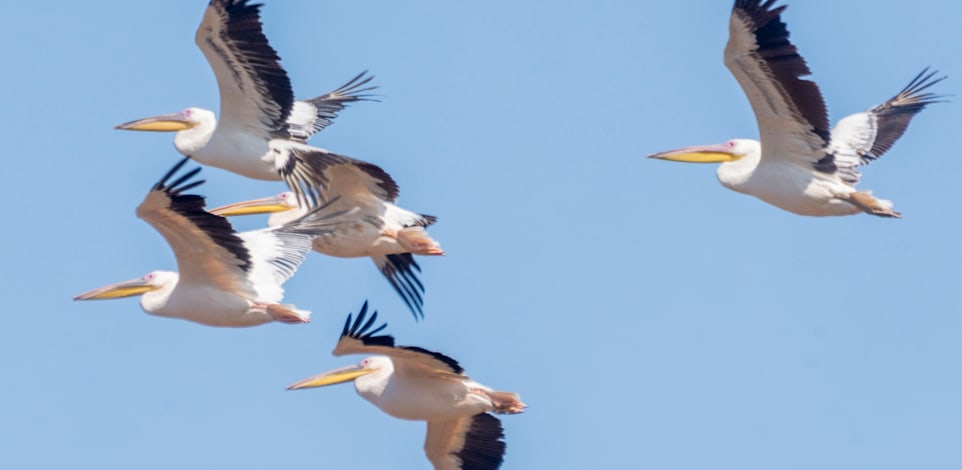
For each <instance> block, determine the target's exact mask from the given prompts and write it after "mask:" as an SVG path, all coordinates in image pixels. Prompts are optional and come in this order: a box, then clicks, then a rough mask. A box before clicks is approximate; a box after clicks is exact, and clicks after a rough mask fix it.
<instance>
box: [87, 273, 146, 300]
mask: <svg viewBox="0 0 962 470" xmlns="http://www.w3.org/2000/svg"><path fill="white" fill-rule="evenodd" d="M156 289H158V286H155V285H152V284H149V283H148V282H147V281H145V280H144V279H143V278H137V279H131V280H129V281H123V282H118V283H116V284H111V285H109V286H104V287H98V288H96V289H94V290H92V291H88V292H84V293H83V294H80V295H78V296H75V297H74V298H73V299H74V300H105V299H119V298H122V297H130V296H133V295H143V294H145V293H147V292H150V291H152V290H156Z"/></svg>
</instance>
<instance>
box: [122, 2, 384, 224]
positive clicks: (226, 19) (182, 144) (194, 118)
mask: <svg viewBox="0 0 962 470" xmlns="http://www.w3.org/2000/svg"><path fill="white" fill-rule="evenodd" d="M260 7H261V5H260V4H255V5H249V4H248V3H247V0H211V2H210V4H209V5H208V7H207V10H206V11H205V12H204V18H203V20H202V21H201V24H200V27H199V28H198V29H197V34H196V36H195V41H196V43H197V45H198V47H200V50H201V51H202V52H203V53H204V56H205V57H206V58H207V61H208V63H210V66H211V68H212V69H213V70H214V75H215V76H216V77H217V85H218V87H219V88H220V122H217V120H216V118H215V117H214V113H213V112H212V111H209V110H206V109H201V108H187V109H185V110H183V111H181V112H179V113H174V114H165V115H160V116H152V117H148V118H144V119H138V120H135V121H131V122H127V123H124V124H120V125H118V126H117V129H123V130H141V131H169V132H173V131H176V132H177V134H176V136H175V137H174V147H176V148H177V151H178V152H180V153H181V154H182V155H184V156H188V157H191V158H193V159H194V160H197V161H198V162H200V163H202V164H205V165H210V166H214V167H217V168H221V169H224V170H227V171H231V172H234V173H238V174H240V175H243V176H247V177H249V178H254V179H260V180H271V181H274V180H282V179H283V180H284V181H285V182H287V184H288V186H290V188H291V190H293V191H294V192H295V193H296V194H297V198H298V200H299V201H301V202H302V203H306V204H308V205H315V204H316V203H317V202H318V201H317V188H318V187H319V186H322V185H324V184H326V183H327V181H325V180H324V179H323V177H322V176H319V175H318V174H317V173H318V172H319V171H322V170H323V169H324V168H325V167H327V166H329V165H331V164H336V163H340V162H342V159H343V157H341V156H338V155H333V154H331V153H330V152H328V151H327V150H324V149H320V148H317V147H312V146H310V145H307V143H306V141H307V139H308V138H309V137H310V136H311V135H313V134H314V133H316V132H318V131H320V130H322V129H324V128H325V127H326V126H327V125H328V124H330V123H331V121H332V119H333V118H334V117H336V116H337V112H338V111H341V110H343V109H344V107H345V106H346V104H347V103H350V102H353V101H358V100H362V99H365V98H366V97H367V96H368V95H365V94H364V93H365V92H367V91H370V90H372V89H374V87H366V88H365V87H364V86H365V85H366V84H367V83H368V82H369V81H370V80H371V78H370V77H364V73H361V74H360V75H358V76H356V77H354V79H352V80H351V81H349V82H348V83H347V84H345V85H344V86H342V87H341V88H338V89H337V90H335V91H333V92H331V93H328V94H326V95H323V96H319V97H317V98H314V99H311V100H307V101H295V100H294V94H293V92H292V91H291V82H290V79H289V78H288V76H287V72H285V71H284V69H283V68H282V67H281V65H280V63H279V61H280V58H279V57H278V55H277V52H275V51H274V49H273V48H272V47H271V46H270V44H269V43H268V41H267V37H266V36H264V33H263V31H262V27H261V26H262V25H261V21H260ZM368 165H369V164H368ZM369 166H371V167H373V165H369ZM375 168H376V167H375ZM377 173H384V172H383V171H382V170H380V168H377Z"/></svg>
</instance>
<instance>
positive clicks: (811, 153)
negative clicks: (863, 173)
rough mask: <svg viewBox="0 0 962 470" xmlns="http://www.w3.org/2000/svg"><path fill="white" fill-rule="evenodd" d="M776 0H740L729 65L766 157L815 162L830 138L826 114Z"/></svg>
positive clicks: (734, 16) (730, 40)
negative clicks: (743, 96) (747, 102)
mask: <svg viewBox="0 0 962 470" xmlns="http://www.w3.org/2000/svg"><path fill="white" fill-rule="evenodd" d="M775 1H776V0H767V1H765V2H764V3H761V1H760V0H736V1H735V6H734V7H733V8H732V15H731V19H730V21H729V37H728V44H727V45H726V46H725V66H727V67H728V69H729V70H730V71H731V73H732V75H734V76H735V79H736V80H738V84H739V85H741V87H742V90H743V91H744V92H745V95H746V96H747V97H748V101H749V102H750V103H751V105H752V110H753V111H754V112H755V118H756V119H757V120H758V131H759V134H760V137H761V143H762V150H763V156H762V158H763V159H770V158H778V159H796V160H797V163H799V164H805V165H811V164H814V163H815V162H816V161H817V160H818V159H819V158H820V157H821V156H822V155H824V152H823V149H824V147H825V144H826V143H827V139H828V113H827V112H826V110H825V102H824V100H823V99H822V94H821V92H820V91H819V90H818V86H817V85H816V84H815V83H814V82H812V81H810V80H804V79H802V77H805V76H808V75H810V74H811V71H810V70H809V69H808V65H807V64H806V62H805V59H803V58H802V56H801V55H799V54H798V49H797V48H796V47H795V46H794V45H793V44H792V43H791V42H790V41H789V39H788V36H789V34H788V29H787V28H786V26H785V23H783V22H782V20H781V13H782V11H784V10H785V8H786V6H785V5H782V6H780V7H777V8H773V5H774V4H775Z"/></svg>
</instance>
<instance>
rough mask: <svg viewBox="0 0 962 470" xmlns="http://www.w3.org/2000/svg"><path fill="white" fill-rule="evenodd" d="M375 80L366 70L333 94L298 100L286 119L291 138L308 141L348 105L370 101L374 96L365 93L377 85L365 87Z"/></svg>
mask: <svg viewBox="0 0 962 470" xmlns="http://www.w3.org/2000/svg"><path fill="white" fill-rule="evenodd" d="M373 78H374V77H372V76H370V75H367V71H364V72H361V73H360V74H358V75H357V76H356V77H354V78H352V79H351V81H349V82H347V83H345V84H344V85H343V86H341V87H340V88H338V89H336V90H334V91H332V92H330V93H327V94H324V95H321V96H318V97H316V98H311V99H309V100H303V101H295V102H294V108H293V110H292V111H291V115H290V117H288V119H287V124H288V131H289V132H290V135H291V138H292V139H295V140H299V141H301V142H306V141H307V139H309V138H310V137H311V136H312V135H314V134H316V133H318V132H320V131H322V130H324V128H326V127H327V126H329V125H331V122H333V121H334V118H336V117H337V113H339V112H341V111H343V110H344V108H346V107H347V105H348V103H353V102H355V101H368V100H371V95H368V94H366V93H367V92H369V91H372V90H374V89H376V88H377V86H365V85H367V84H368V83H370V82H371V80H372V79H373Z"/></svg>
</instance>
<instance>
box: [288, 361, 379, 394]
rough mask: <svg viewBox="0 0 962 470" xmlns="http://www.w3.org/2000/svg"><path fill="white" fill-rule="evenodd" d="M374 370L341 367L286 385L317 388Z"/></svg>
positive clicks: (289, 387)
mask: <svg viewBox="0 0 962 470" xmlns="http://www.w3.org/2000/svg"><path fill="white" fill-rule="evenodd" d="M375 371H377V369H368V368H367V367H363V366H359V365H353V366H347V367H342V368H340V369H334V370H331V371H327V372H324V373H323V374H318V375H315V376H314V377H310V378H307V379H304V380H301V381H300V382H297V383H295V384H293V385H290V386H288V387H287V389H288V390H300V389H302V388H317V387H323V386H325V385H334V384H339V383H343V382H347V381H350V380H354V379H356V378H358V377H360V376H362V375H367V374H370V373H371V372H375Z"/></svg>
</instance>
